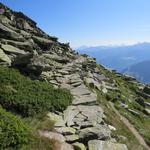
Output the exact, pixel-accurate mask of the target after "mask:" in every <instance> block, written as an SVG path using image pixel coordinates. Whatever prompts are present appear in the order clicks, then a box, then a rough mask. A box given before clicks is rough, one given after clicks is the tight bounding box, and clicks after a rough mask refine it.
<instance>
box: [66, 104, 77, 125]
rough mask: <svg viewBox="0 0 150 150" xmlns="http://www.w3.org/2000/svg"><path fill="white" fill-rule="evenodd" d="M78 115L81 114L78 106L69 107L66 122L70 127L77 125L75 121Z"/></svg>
mask: <svg viewBox="0 0 150 150" xmlns="http://www.w3.org/2000/svg"><path fill="white" fill-rule="evenodd" d="M77 114H79V110H78V109H77V107H76V106H69V107H68V108H67V109H66V110H65V111H64V121H65V123H66V124H67V126H68V127H70V126H73V125H75V124H74V122H73V119H74V118H75V116H76V115H77Z"/></svg>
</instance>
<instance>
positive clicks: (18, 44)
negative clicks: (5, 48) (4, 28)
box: [2, 39, 35, 52]
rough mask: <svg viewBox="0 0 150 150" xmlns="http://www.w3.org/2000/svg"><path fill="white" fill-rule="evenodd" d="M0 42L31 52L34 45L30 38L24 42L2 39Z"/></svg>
mask: <svg viewBox="0 0 150 150" xmlns="http://www.w3.org/2000/svg"><path fill="white" fill-rule="evenodd" d="M2 43H3V44H9V45H12V46H14V47H17V48H19V49H23V50H25V51H30V52H32V51H33V50H34V46H35V43H34V42H33V40H32V39H31V40H27V41H25V42H19V41H14V40H6V39H2Z"/></svg>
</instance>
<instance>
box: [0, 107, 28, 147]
mask: <svg viewBox="0 0 150 150" xmlns="http://www.w3.org/2000/svg"><path fill="white" fill-rule="evenodd" d="M30 137H31V130H30V127H29V126H28V125H27V124H26V123H25V122H24V121H23V120H22V119H21V118H19V117H17V116H15V115H13V114H11V113H9V112H6V111H5V110H4V109H3V108H2V107H0V149H9V148H16V149H20V148H22V147H24V146H25V145H27V144H29V142H30V141H31V138H30Z"/></svg>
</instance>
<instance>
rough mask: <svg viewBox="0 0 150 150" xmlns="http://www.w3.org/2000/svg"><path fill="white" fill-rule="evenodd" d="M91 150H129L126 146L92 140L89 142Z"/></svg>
mask: <svg viewBox="0 0 150 150" xmlns="http://www.w3.org/2000/svg"><path fill="white" fill-rule="evenodd" d="M88 147H89V150H128V148H127V146H126V145H125V144H118V143H112V142H109V141H100V140H91V141H89V142H88Z"/></svg>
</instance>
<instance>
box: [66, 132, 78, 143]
mask: <svg viewBox="0 0 150 150" xmlns="http://www.w3.org/2000/svg"><path fill="white" fill-rule="evenodd" d="M65 139H66V141H67V142H69V143H70V142H75V141H77V140H79V135H77V134H73V135H66V136H65Z"/></svg>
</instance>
